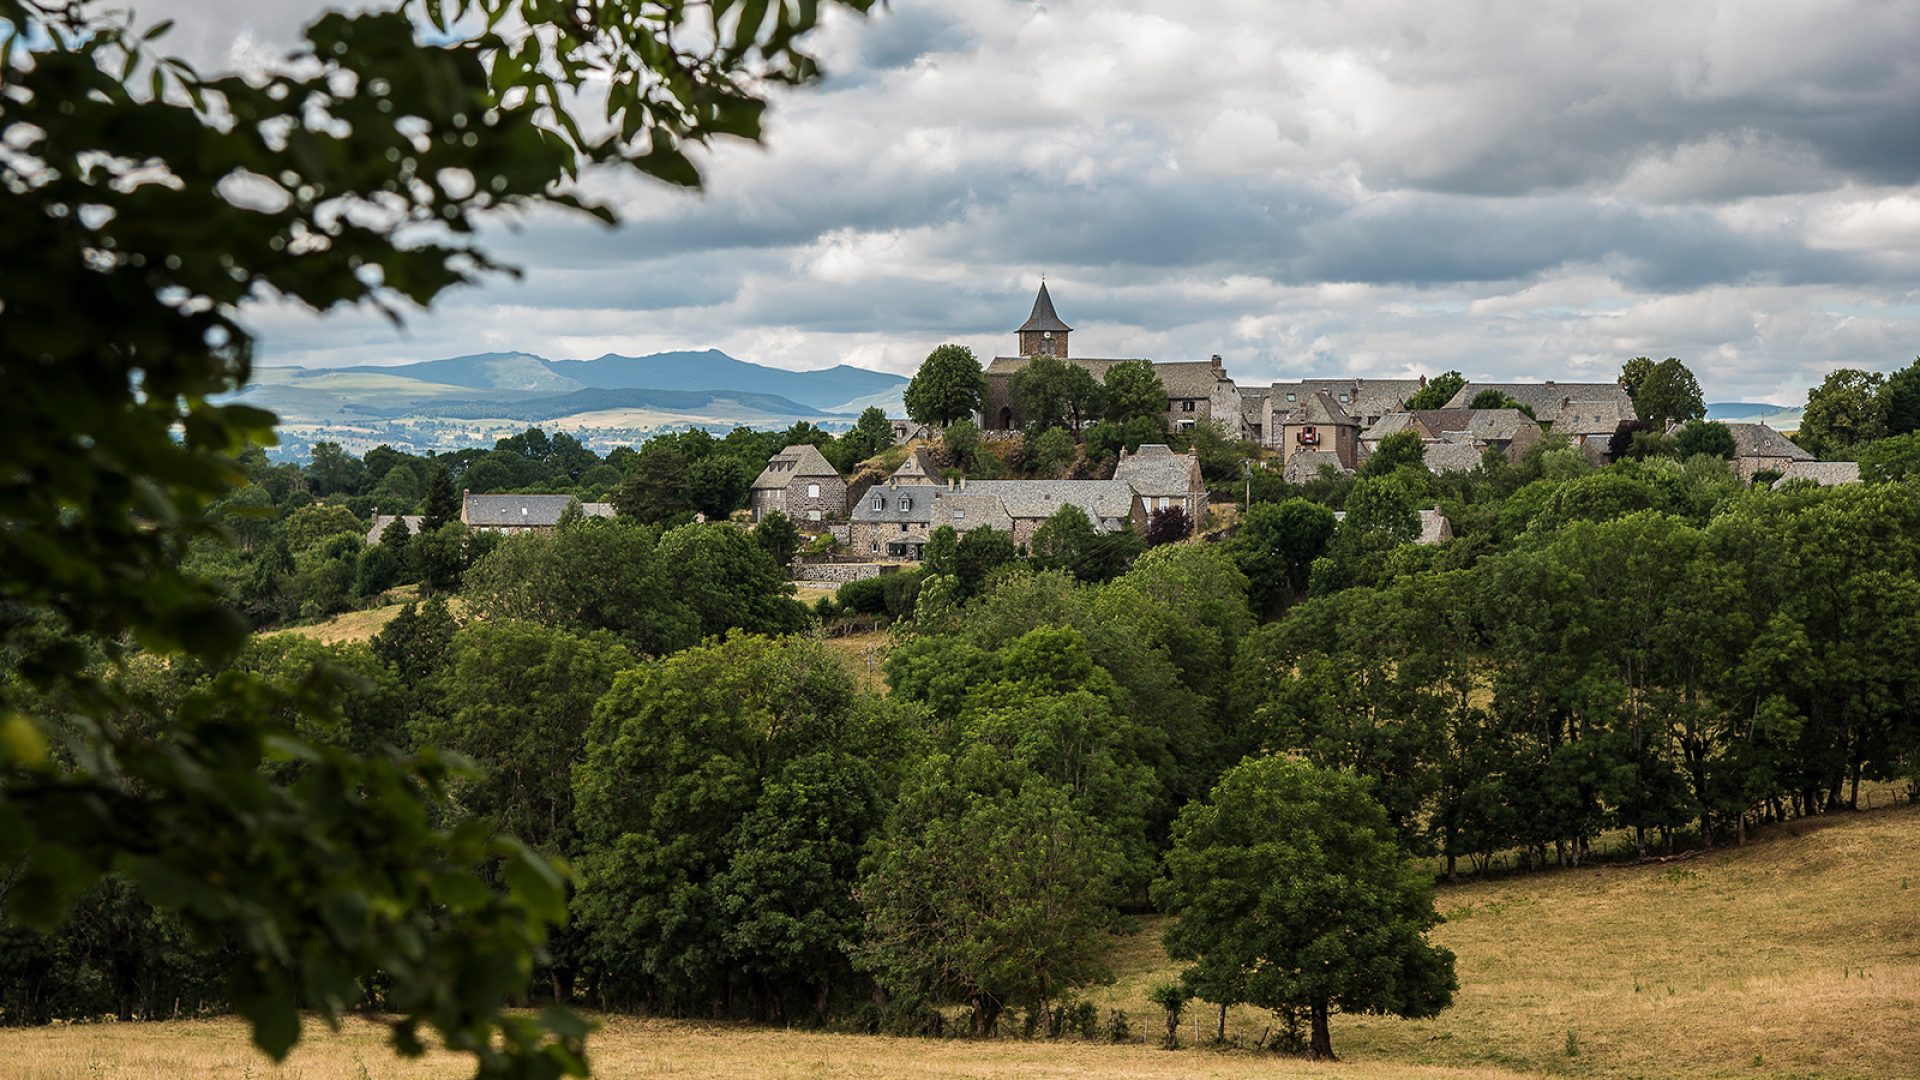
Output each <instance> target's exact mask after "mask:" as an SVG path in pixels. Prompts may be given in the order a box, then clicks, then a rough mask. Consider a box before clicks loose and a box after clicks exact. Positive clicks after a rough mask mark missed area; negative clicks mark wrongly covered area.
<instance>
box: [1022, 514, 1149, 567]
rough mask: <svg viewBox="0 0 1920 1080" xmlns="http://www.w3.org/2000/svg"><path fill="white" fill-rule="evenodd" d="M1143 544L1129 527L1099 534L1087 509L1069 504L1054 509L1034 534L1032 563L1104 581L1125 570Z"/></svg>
mask: <svg viewBox="0 0 1920 1080" xmlns="http://www.w3.org/2000/svg"><path fill="white" fill-rule="evenodd" d="M1142 546H1143V545H1142V544H1141V542H1140V538H1139V537H1138V536H1135V535H1134V534H1133V532H1132V531H1131V530H1121V531H1119V532H1115V533H1109V534H1105V535H1102V534H1100V533H1099V532H1097V531H1096V530H1095V529H1094V525H1093V519H1091V518H1089V517H1087V512H1086V511H1085V510H1082V509H1081V508H1080V507H1078V506H1075V505H1073V504H1072V503H1067V504H1066V505H1064V506H1062V507H1060V509H1058V510H1056V511H1054V512H1053V515H1052V516H1051V517H1049V518H1047V520H1045V521H1043V522H1041V523H1040V527H1039V528H1038V529H1035V530H1034V533H1033V559H1034V562H1035V563H1037V564H1038V565H1040V566H1042V567H1045V568H1047V569H1051V570H1065V571H1067V572H1068V573H1070V574H1072V575H1073V576H1074V577H1076V578H1078V579H1080V580H1081V581H1094V582H1098V581H1107V580H1110V579H1112V578H1115V577H1118V576H1119V575H1121V574H1122V573H1125V572H1126V569H1127V565H1128V564H1129V563H1131V562H1132V561H1133V558H1134V556H1136V555H1138V554H1139V553H1140V551H1141V549H1142Z"/></svg>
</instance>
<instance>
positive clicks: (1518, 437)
mask: <svg viewBox="0 0 1920 1080" xmlns="http://www.w3.org/2000/svg"><path fill="white" fill-rule="evenodd" d="M1402 431H1412V432H1415V433H1417V434H1418V435H1419V436H1420V441H1421V442H1423V443H1425V444H1426V445H1427V454H1426V462H1427V468H1428V469H1430V470H1432V471H1433V473H1434V474H1435V475H1439V474H1441V473H1446V472H1455V471H1461V472H1465V471H1470V470H1472V469H1474V468H1477V467H1478V466H1479V465H1480V461H1481V458H1482V457H1483V456H1484V455H1485V453H1486V451H1487V450H1488V449H1489V448H1491V449H1495V450H1498V451H1500V452H1501V453H1502V454H1505V455H1506V457H1507V460H1509V461H1518V460H1519V459H1520V458H1521V457H1522V456H1524V455H1525V454H1526V452H1527V451H1528V450H1530V449H1532V448H1533V447H1534V446H1536V445H1538V444H1539V442H1540V440H1541V439H1542V438H1544V437H1545V433H1544V432H1543V431H1542V430H1541V428H1540V425H1539V424H1536V423H1534V422H1533V421H1532V420H1531V419H1529V418H1528V417H1527V414H1526V413H1523V412H1521V411H1520V410H1518V409H1417V410H1414V411H1411V412H1395V413H1388V414H1387V415H1385V416H1383V417H1381V418H1380V420H1379V422H1378V423H1375V424H1374V425H1373V426H1372V427H1369V428H1367V429H1366V430H1365V431H1362V432H1361V433H1360V449H1361V451H1362V452H1363V456H1365V455H1371V454H1372V453H1373V452H1374V451H1375V450H1376V449H1378V448H1379V446H1380V441H1381V440H1382V439H1385V438H1387V437H1388V436H1389V435H1394V434H1397V433H1399V432H1402Z"/></svg>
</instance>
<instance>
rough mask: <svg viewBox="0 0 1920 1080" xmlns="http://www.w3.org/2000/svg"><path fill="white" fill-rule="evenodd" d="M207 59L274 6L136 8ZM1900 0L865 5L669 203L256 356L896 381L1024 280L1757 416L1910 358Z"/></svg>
mask: <svg viewBox="0 0 1920 1080" xmlns="http://www.w3.org/2000/svg"><path fill="white" fill-rule="evenodd" d="M169 7H172V8H175V9H177V13H178V14H179V15H180V26H179V27H178V28H177V29H176V31H175V38H174V39H170V40H173V41H174V42H175V44H176V47H177V46H179V45H181V44H185V45H186V47H187V51H189V52H193V53H197V54H199V56H200V57H201V58H202V59H203V62H204V61H206V60H214V61H226V62H229V63H231V64H234V65H238V66H242V67H246V66H249V65H257V64H258V63H260V62H262V58H263V57H268V56H271V55H272V54H273V53H274V52H275V51H276V50H277V48H278V46H279V43H281V42H284V41H290V40H291V35H292V31H293V28H294V27H296V26H297V25H298V24H299V22H300V21H301V20H302V18H303V17H304V16H306V15H310V14H311V13H312V12H313V11H314V10H315V8H314V5H312V4H311V3H300V2H295V0H244V2H243V0H161V2H159V3H157V4H156V3H151V2H150V3H148V4H146V5H140V6H139V10H140V11H141V13H142V15H143V16H150V17H159V16H160V15H162V14H169V13H172V12H168V11H167V10H166V9H167V8H169ZM1916 43H1920V3H1915V2H1913V0H1744V2H1738V3H1735V2H1723V3H1712V2H1706V0H1697V2H1696V0H1688V2H1684V3H1661V4H1654V3H1620V2H1618V0H1612V2H1606V3H1567V2H1556V0H1531V2H1526V3H1520V2H1471V0H1446V2H1436V0H1328V2H1315V3H1292V2H1287V3H1281V2H1276V0H1207V2H1205V3H1195V2H1192V0H1155V2H1149V0H1046V2H1031V0H937V2H935V0H894V2H893V3H892V6H891V7H890V8H889V9H886V10H884V11H882V12H880V13H878V14H876V15H874V16H872V17H870V18H867V19H860V18H857V17H852V16H839V17H835V18H832V19H831V20H830V21H829V23H828V25H827V26H826V27H825V28H824V29H823V31H822V32H821V33H820V34H819V35H818V37H817V38H816V39H815V40H814V42H813V45H814V48H815V50H816V52H817V54H818V55H819V56H820V57H821V59H822V61H823V64H824V66H825V67H826V69H827V71H828V72H829V77H828V79H827V80H826V81H825V82H824V83H821V84H817V85H815V86H812V87H808V88H805V89H801V90H797V91H791V92H785V93H782V94H781V95H780V96H779V97H778V99H777V100H776V102H775V105H774V108H773V110H772V112H771V114H770V116H769V118H768V123H767V127H768V131H769V138H768V139H767V142H766V144H765V145H764V146H763V147H752V146H745V145H739V144H734V145H728V146H723V147H720V148H718V149H717V150H716V151H715V152H713V153H711V154H709V155H707V156H706V157H705V160H704V162H703V164H704V167H705V169H706V172H707V175H708V186H707V189H706V190H705V191H704V192H703V193H701V194H697V195H689V194H687V193H685V192H683V191H679V190H676V189H669V188H666V187H664V186H661V185H658V184H655V183H653V182H651V181H647V180H644V179H643V178H639V177H635V176H629V175H611V174H609V175H602V176H596V177H593V178H592V179H591V180H590V184H591V185H592V187H593V189H594V190H595V191H597V192H599V193H600V194H602V195H603V196H605V197H607V198H608V199H610V200H611V201H612V202H613V204H614V205H615V206H616V208H617V209H618V210H619V212H620V213H621V215H622V216H623V218H624V219H625V224H623V225H622V226H621V227H620V228H618V229H613V230H609V229H606V228H604V227H602V226H599V225H597V224H595V223H593V222H591V221H588V220H586V219H583V218H577V217H568V216H562V215H560V214H557V213H546V212H541V213H536V214H533V215H528V216H525V217H523V218H521V219H519V220H518V221H516V222H514V223H513V225H512V227H511V228H506V227H502V228H499V229H497V230H494V231H491V232H490V233H489V240H490V243H491V246H492V250H493V252H494V253H495V254H496V255H498V256H500V257H502V258H503V259H504V260H505V261H508V262H510V263H513V264H516V265H518V266H519V267H521V268H522V269H523V270H524V271H525V277H524V278H523V279H521V280H519V281H510V280H496V281H492V282H490V283H488V284H486V285H484V286H482V287H478V288H471V289H465V290H461V291H460V292H458V293H455V294H451V295H449V296H448V297H446V298H445V299H444V300H443V302H442V303H441V304H440V305H438V306H437V307H436V309H435V310H434V311H433V312H431V313H418V312H416V313H414V314H412V315H411V316H410V317H409V318H408V319H407V321H406V325H405V326H404V328H402V329H398V330H396V329H395V328H394V327H392V326H391V325H389V324H388V323H386V321H385V320H384V319H383V318H381V317H379V316H378V315H375V314H373V313H370V312H347V313H335V314H332V315H328V316H325V317H318V316H315V315H313V314H311V313H308V312H304V311H301V310H298V309H295V308H292V307H289V306H283V305H275V304H262V305H258V306H255V307H254V308H252V309H250V310H249V312H248V313H247V317H248V319H249V321H250V322H251V323H252V325H253V326H254V327H255V328H256V329H257V330H258V331H259V333H260V335H261V357H262V360H263V362H265V363H269V364H302V365H309V366H315V365H332V364H344V363H368V362H376V363H377V362H389V361H391V362H401V361H410V360H425V359H433V358H438V357H443V356H454V355H460V354H464V353H473V352H484V351H495V350H519V351H526V352H532V353H537V354H540V355H543V356H548V357H554V358H563V357H565V358H586V357H593V356H598V355H601V354H603V353H607V352H618V353H624V354H637V353H646V352H656V351H664V350H670V349H698V348H708V347H714V348H720V349H723V350H725V351H726V352H728V353H730V354H732V355H734V356H736V357H739V358H741V359H744V360H752V361H755V362H759V363H764V364H771V365H775V366H779V367H786V368H816V367H827V366H831V365H833V364H835V363H842V362H845V363H852V364H858V365H861V366H866V367H873V368H879V369H884V370H889V371H895V372H900V373H903V374H911V373H912V371H913V370H914V368H915V367H916V366H917V365H918V363H919V361H920V360H921V359H922V358H923V357H925V355H926V354H927V352H928V351H929V350H930V349H932V348H933V347H934V346H935V345H938V344H940V343H942V342H947V341H957V342H960V343H962V344H966V345H969V346H971V347H972V348H973V349H974V350H975V351H976V352H977V353H979V354H980V355H982V356H983V357H988V356H993V355H999V354H1004V353H1007V352H1010V351H1012V349H1013V343H1014V336H1013V333H1012V331H1013V328H1014V327H1016V326H1018V325H1019V324H1020V322H1021V321H1023V320H1024V319H1025V317H1026V315H1027V310H1028V308H1029V306H1030V305H1031V303H1032V298H1033V293H1034V290H1035V288H1036V287H1037V286H1038V284H1039V283H1040V280H1041V277H1042V275H1043V274H1044V275H1045V279H1046V281H1047V284H1048V287H1049V290H1050V291H1051V293H1052V295H1053V297H1054V300H1055V302H1056V305H1057V307H1058V309H1059V312H1060V315H1061V316H1062V318H1064V319H1065V320H1066V321H1067V322H1068V323H1070V324H1072V325H1073V327H1074V334H1073V339H1072V349H1073V351H1074V352H1075V353H1076V354H1078V355H1086V356H1148V357H1151V358H1154V359H1158V360H1196V359H1205V358H1206V357H1208V356H1209V355H1211V354H1215V353H1218V354H1220V355H1221V356H1222V357H1224V358H1225V361H1226V364H1227V368H1228V371H1229V373H1230V374H1231V375H1232V376H1233V377H1234V378H1235V379H1236V381H1238V382H1240V383H1241V384H1242V385H1257V384H1262V383H1266V382H1271V381H1274V380H1280V379H1297V378H1302V377H1309V376H1333V375H1358V376H1377V377H1404V376H1407V375H1411V374H1416V373H1425V374H1432V373H1436V372H1440V371H1445V370H1449V369H1456V370H1459V371H1461V372H1463V373H1464V374H1466V375H1467V376H1468V377H1469V378H1473V379H1514V380H1524V381H1533V380H1539V379H1548V378H1552V379H1558V380H1561V381H1574V380H1600V379H1611V378H1613V377H1615V376H1616V375H1617V373H1618V371H1619V367H1620V365H1621V363H1622V362H1624V361H1625V360H1627V359H1628V358H1630V357H1633V356H1637V355H1648V356H1653V357H1656V358H1659V357H1665V356H1678V357H1681V358H1682V359H1684V360H1685V361H1686V362H1687V363H1688V364H1689V365H1690V366H1691V367H1692V368H1693V369H1694V371H1695V372H1696V374H1697V375H1698V376H1699V378H1700V380H1701V382H1702V384H1703V385H1704V386H1705V387H1706V390H1707V396H1708V398H1709V399H1710V400H1716V401H1768V400H1770V401H1776V402H1780V403H1783V404H1796V403H1799V402H1801V401H1803V400H1804V397H1805V393H1806V388H1807V387H1808V386H1810V385H1813V384H1815V383H1817V382H1818V381H1819V379H1820V378H1821V376H1822V375H1823V374H1824V373H1825V372H1827V371H1830V370H1832V369H1834V368H1839V367H1864V368H1875V369H1880V370H1890V369H1892V368H1895V367H1900V366H1904V365H1905V364H1907V363H1909V362H1911V361H1912V359H1913V358H1914V357H1915V355H1916V354H1920V50H1916V49H1915V48H1914V45H1915V44H1916Z"/></svg>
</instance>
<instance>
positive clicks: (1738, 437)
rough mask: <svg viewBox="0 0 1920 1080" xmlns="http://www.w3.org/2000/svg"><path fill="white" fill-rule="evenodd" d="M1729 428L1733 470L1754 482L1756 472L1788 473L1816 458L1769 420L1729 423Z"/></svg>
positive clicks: (1741, 477) (1735, 473) (1745, 479)
mask: <svg viewBox="0 0 1920 1080" xmlns="http://www.w3.org/2000/svg"><path fill="white" fill-rule="evenodd" d="M1727 430H1728V431H1730V432H1732V433H1733V472H1734V475H1736V476H1738V477H1739V478H1740V479H1741V480H1743V481H1749V482H1750V481H1752V480H1753V474H1754V473H1757V472H1764V471H1766V470H1768V469H1771V470H1773V471H1774V472H1777V473H1780V474H1781V475H1783V476H1784V475H1788V474H1789V473H1790V472H1791V470H1792V469H1793V467H1794V466H1795V465H1796V464H1798V463H1800V462H1812V461H1813V460H1814V457H1813V455H1812V454H1810V453H1808V452H1807V451H1806V450H1804V449H1802V448H1801V447H1800V446H1799V445H1798V444H1796V443H1795V442H1794V441H1793V440H1792V439H1789V438H1787V437H1786V436H1785V435H1782V434H1780V433H1779V432H1777V431H1775V430H1773V429H1772V428H1770V427H1768V426H1767V425H1765V424H1728V425H1727Z"/></svg>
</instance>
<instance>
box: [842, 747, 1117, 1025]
mask: <svg viewBox="0 0 1920 1080" xmlns="http://www.w3.org/2000/svg"><path fill="white" fill-rule="evenodd" d="M910 775H911V777H912V779H911V780H910V781H909V783H908V785H907V788H906V790H904V791H902V792H901V795H900V799H899V802H898V803H897V804H896V805H895V807H894V810H893V812H892V813H891V814H890V815H889V816H888V821H887V827H886V833H885V840H884V842H883V843H882V844H881V845H880V846H879V847H878V848H876V854H875V856H874V859H873V861H872V864H871V866H870V867H869V868H868V869H867V870H866V871H865V873H863V875H862V877H861V881H860V891H859V897H860V901H861V905H862V907H863V908H864V910H865V913H866V943H865V944H864V946H863V947H862V949H861V952H860V958H861V962H862V965H863V966H864V967H866V968H867V969H868V970H870V971H872V972H873V975H874V978H875V979H876V980H877V981H878V982H879V983H880V984H881V985H882V986H883V987H886V988H887V989H889V990H891V991H892V992H893V993H894V994H895V995H897V996H899V997H903V998H906V999H907V1000H909V1001H920V1002H925V1003H931V1004H944V1003H947V1002H961V1003H964V1004H966V1005H967V1006H968V1007H969V1008H970V1010H971V1013H972V1019H971V1027H972V1031H973V1033H974V1034H975V1035H977V1036H991V1035H992V1034H994V1032H995V1030H996V1029H997V1027H998V1024H999V1020H1000V1016H1001V1014H1002V1013H1003V1012H1005V1010H1006V1009H1007V1008H1009V1007H1017V1006H1022V1005H1024V1006H1027V1007H1029V1008H1031V1009H1034V1010H1036V1011H1038V1012H1043V1013H1044V1012H1046V1011H1048V1008H1049V1006H1050V1004H1051V1003H1052V1002H1054V1001H1056V1000H1059V999H1060V998H1062V997H1064V996H1065V995H1067V994H1068V993H1070V992H1071V991H1072V990H1073V989H1074V988H1075V987H1076V986H1080V985H1084V984H1086V983H1089V982H1095V981H1100V980H1102V979H1104V978H1106V977H1107V967H1106V952H1107V948H1108V944H1109V941H1110V936H1109V933H1108V929H1109V927H1110V925H1111V923H1112V919H1113V913H1112V908H1111V907H1110V906H1109V901H1110V897H1111V895H1112V885H1111V879H1112V875H1113V873H1114V869H1115V866H1116V864H1117V854H1116V852H1115V851H1114V848H1113V845H1112V842H1111V841H1110V840H1108V839H1107V838H1106V836H1105V835H1104V834H1103V833H1102V831H1101V830H1100V829H1099V827H1098V826H1097V825H1096V824H1095V823H1094V822H1092V821H1090V820H1088V818H1087V817H1086V816H1085V815H1084V814H1082V813H1080V812H1079V811H1076V810H1075V809H1074V808H1073V807H1072V806H1071V805H1070V804H1069V800H1068V797H1067V794H1066V792H1065V791H1063V790H1062V789H1061V788H1060V786H1059V785H1057V784H1055V783H1052V782H1051V781H1049V780H1046V779H1044V778H1042V777H1040V776H1037V775H1034V774H1033V772H1032V771H1031V770H1029V769H1027V768H1024V767H1022V766H1019V765H1015V764H1005V763H1001V762H999V761H998V760H997V759H996V758H995V757H994V755H992V754H991V753H990V752H988V751H985V750H976V751H973V752H971V753H969V754H967V755H966V756H965V757H963V758H962V759H960V760H954V759H951V758H947V757H944V756H936V757H934V758H932V759H930V760H926V761H922V762H919V763H918V764H917V765H916V767H915V768H914V769H913V770H912V771H911V773H910ZM962 851H964V852H966V853H967V857H966V858H965V859H960V860H956V859H955V858H954V853H956V852H962Z"/></svg>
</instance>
